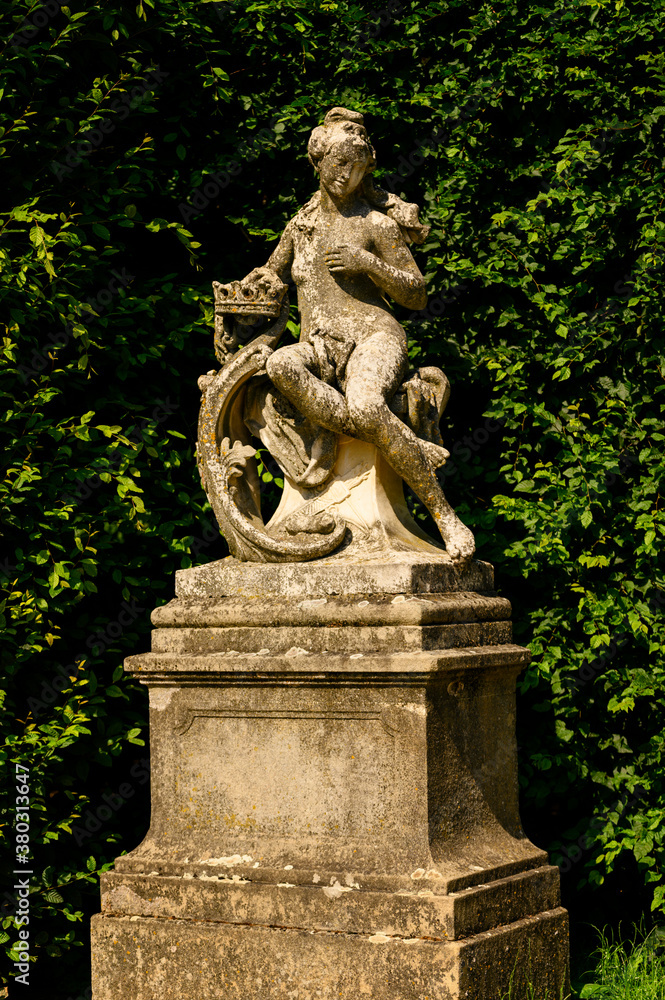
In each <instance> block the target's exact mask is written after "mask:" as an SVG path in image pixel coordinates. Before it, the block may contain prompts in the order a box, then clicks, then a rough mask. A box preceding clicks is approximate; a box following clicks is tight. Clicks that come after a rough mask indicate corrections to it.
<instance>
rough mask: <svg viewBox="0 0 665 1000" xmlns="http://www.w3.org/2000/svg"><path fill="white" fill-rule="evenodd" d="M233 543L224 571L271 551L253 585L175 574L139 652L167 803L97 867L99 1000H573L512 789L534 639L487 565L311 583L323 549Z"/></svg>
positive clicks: (558, 923) (538, 860)
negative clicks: (447, 573) (214, 584)
mask: <svg viewBox="0 0 665 1000" xmlns="http://www.w3.org/2000/svg"><path fill="white" fill-rule="evenodd" d="M229 563H230V564H231V565H229ZM220 565H221V567H222V568H227V573H228V577H226V578H224V576H223V575H222V584H221V588H220V589H221V590H222V591H224V590H226V589H232V588H231V587H228V586H227V583H228V582H230V581H232V571H231V567H232V566H235V567H236V569H237V570H238V571H239V573H240V574H242V573H243V572H244V571H245V570H250V571H251V570H255V569H259V568H260V570H261V571H262V573H263V575H264V578H263V580H262V581H261V580H259V579H258V578H257V577H254V583H259V584H260V586H259V587H257V591H258V593H257V594H256V595H255V597H254V599H253V600H251V601H250V600H247V599H245V598H243V597H241V596H238V590H236V591H234V592H233V593H232V594H231V595H229V596H227V597H225V596H224V595H223V594H221V595H220V593H219V591H218V592H217V594H216V596H215V598H214V599H213V600H205V599H202V598H201V597H200V596H198V597H192V596H180V597H178V598H177V599H176V600H174V601H172V602H170V604H168V605H166V606H165V607H163V608H160V609H158V610H157V611H155V612H154V613H153V620H154V622H155V624H157V625H158V628H157V629H156V630H155V633H154V635H153V652H151V653H145V654H142V655H140V656H134V657H130V658H129V659H128V660H127V662H126V668H127V669H128V670H129V671H130V672H131V673H133V674H134V675H135V676H136V677H138V678H139V679H141V680H142V681H143V682H144V683H146V684H147V686H148V688H149V690H150V732H151V779H152V818H151V826H150V830H149V832H148V834H147V836H146V838H145V840H144V841H143V843H142V844H140V845H139V847H137V848H136V849H135V850H133V851H131V852H130V853H129V854H127V855H124V856H122V857H120V858H118V859H117V860H116V865H115V871H114V872H113V873H110V874H109V875H108V876H107V877H105V879H104V883H103V899H102V914H101V915H100V916H98V917H96V918H95V919H94V922H93V950H94V956H95V959H94V960H95V973H94V977H95V978H94V984H95V985H94V990H95V992H94V994H93V996H94V1000H116V998H117V997H119V996H121V995H123V996H124V995H128V996H131V997H132V1000H134V998H137V1000H157V997H159V998H160V1000H163V998H167V1000H168V998H169V997H171V996H172V997H176V996H177V997H178V998H179V1000H188V998H192V1000H194V998H196V1000H213V998H214V1000H217V998H218V997H220V996H227V995H234V993H238V994H247V995H250V996H255V997H266V998H275V997H280V996H284V997H287V996H294V995H295V996H297V997H301V996H302V997H306V998H307V1000H309V997H310V996H312V997H313V996H319V997H322V998H330V1000H332V998H333V997H335V998H338V997H340V996H342V997H343V998H344V997H347V998H349V1000H350V998H351V997H354V998H355V997H358V996H362V995H366V996H368V997H369V996H371V997H373V998H376V1000H379V998H382V1000H393V998H394V1000H397V998H398V997H399V998H400V1000H403V998H404V997H413V998H416V997H417V998H419V1000H424V998H426V997H441V998H445V997H448V998H450V1000H460V998H462V997H465V998H467V1000H498V998H503V997H504V996H505V995H507V993H508V989H509V988H512V991H513V992H512V997H513V998H514V1000H527V998H529V1000H530V994H529V991H528V988H527V985H526V984H527V982H533V983H534V984H537V987H538V990H539V993H538V996H539V998H543V1000H560V998H559V990H560V989H561V988H565V987H566V982H567V979H566V977H567V959H566V956H567V936H566V935H567V931H566V914H565V911H563V910H561V908H560V906H559V895H558V872H557V871H556V869H554V868H551V867H550V866H548V865H547V857H546V855H545V854H544V852H543V851H541V850H539V849H538V848H537V847H535V846H534V845H533V844H531V843H530V841H529V840H528V839H527V838H526V837H525V836H524V833H523V832H522V829H521V825H520V819H519V812H518V796H517V780H516V748H515V735H514V729H515V678H516V676H517V674H518V673H519V672H520V670H521V669H522V668H523V667H524V666H525V664H526V663H527V662H528V651H527V650H525V649H523V648H521V647H520V646H516V645H514V644H513V643H512V642H511V641H510V621H509V619H508V616H509V613H510V606H509V604H508V602H507V601H505V600H503V599H501V598H498V597H496V595H494V593H493V592H492V591H491V583H492V577H491V567H486V566H485V565H484V564H479V565H478V566H476V567H471V568H470V569H469V572H476V573H478V574H479V575H480V576H481V577H482V579H483V581H484V583H485V584H486V586H485V588H484V592H483V593H481V594H478V593H473V592H471V591H469V590H468V589H463V590H460V591H453V590H450V591H447V592H443V593H436V592H431V591H429V590H427V589H424V588H425V587H426V586H428V585H430V584H431V583H432V581H433V580H434V582H437V576H436V571H437V569H438V565H437V567H436V568H435V569H434V570H433V569H432V566H431V565H430V567H429V569H428V567H427V566H426V565H425V564H423V563H416V565H415V569H414V565H413V563H407V564H406V565H407V569H406V572H408V574H409V575H410V581H411V586H412V587H415V588H416V593H407V594H395V593H394V592H393V593H390V592H385V589H384V588H386V587H387V582H386V578H385V575H384V574H385V573H386V572H387V573H388V578H389V582H391V583H394V580H395V577H394V576H392V577H391V576H390V573H391V572H392V573H394V572H395V570H394V567H393V569H392V570H391V569H390V567H388V568H386V567H383V568H381V567H379V566H372V565H370V566H369V568H368V570H367V572H366V573H365V574H364V576H361V575H360V571H362V567H357V566H354V565H353V564H352V571H353V572H358V576H357V577H356V580H362V581H363V583H364V584H365V585H367V584H368V583H369V585H370V587H372V586H373V587H374V588H375V589H376V590H378V591H379V592H378V593H371V592H369V593H367V591H366V592H365V593H366V596H364V595H363V592H362V591H361V592H359V593H355V594H347V595H341V594H335V593H332V594H328V595H327V596H320V591H319V593H318V594H317V592H316V591H314V593H313V596H310V597H302V596H300V594H298V593H297V592H298V591H299V590H300V588H302V587H303V586H304V585H307V586H309V585H310V584H311V583H312V581H313V580H318V579H320V578H319V576H318V572H319V568H320V567H319V566H317V565H316V564H310V565H308V566H295V565H289V566H283V567H280V570H281V572H282V573H284V574H285V575H286V576H287V578H288V579H287V580H286V581H282V582H281V583H280V581H279V580H278V579H277V578H276V577H275V576H273V574H272V570H273V567H271V566H265V565H264V566H261V567H258V566H251V565H250V564H245V565H240V566H239V564H238V563H237V562H236V561H235V560H233V561H227V562H222V563H221V564H217V567H219V566H220ZM323 569H324V571H325V569H326V567H325V566H323ZM186 572H188V573H190V574H191V573H192V571H186ZM398 572H404V570H403V569H401V570H399V571H398ZM455 572H458V573H459V571H455ZM195 573H196V571H194V574H195ZM190 578H191V577H190ZM208 579H209V580H214V577H212V576H211V577H208ZM331 579H332V578H331ZM438 579H439V580H440V577H439V578H438ZM324 581H325V576H324ZM459 582H460V580H459V576H458V583H459ZM488 584H489V585H490V586H487V585H488ZM418 588H422V589H418ZM204 590H205V588H204ZM289 590H296V596H295V597H293V598H291V597H290V596H289V595H288V591H289ZM306 593H310V594H311V593H312V591H311V590H306ZM317 621H318V622H319V623H318V624H314V623H315V622H317ZM511 976H512V987H511Z"/></svg>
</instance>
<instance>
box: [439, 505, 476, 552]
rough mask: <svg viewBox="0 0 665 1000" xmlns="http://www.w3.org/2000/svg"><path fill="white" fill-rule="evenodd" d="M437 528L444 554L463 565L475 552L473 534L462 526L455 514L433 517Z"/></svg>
mask: <svg viewBox="0 0 665 1000" xmlns="http://www.w3.org/2000/svg"><path fill="white" fill-rule="evenodd" d="M435 520H436V522H437V527H438V529H439V531H440V532H441V537H442V538H443V541H444V542H445V545H446V552H447V553H448V555H449V556H450V558H451V559H452V560H453V562H456V563H465V562H468V560H469V559H471V557H472V556H473V554H474V552H475V551H476V540H475V538H474V537H473V532H472V531H471V530H470V529H469V528H467V526H466V525H465V524H462V522H461V521H460V519H459V517H457V515H456V514H454V513H451V514H447V515H445V516H443V517H440V518H438V517H435Z"/></svg>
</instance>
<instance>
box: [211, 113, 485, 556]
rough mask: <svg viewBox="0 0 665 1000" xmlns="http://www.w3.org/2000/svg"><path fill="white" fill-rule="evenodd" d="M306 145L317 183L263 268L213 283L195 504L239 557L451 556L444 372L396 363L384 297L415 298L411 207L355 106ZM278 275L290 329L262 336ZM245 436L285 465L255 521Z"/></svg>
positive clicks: (456, 536)
mask: <svg viewBox="0 0 665 1000" xmlns="http://www.w3.org/2000/svg"><path fill="white" fill-rule="evenodd" d="M308 155H309V160H310V163H311V164H312V165H313V166H314V168H315V170H316V171H317V173H318V175H319V178H320V190H319V191H317V193H316V194H315V195H314V196H313V197H312V198H311V199H310V201H309V202H308V203H307V204H306V205H305V206H304V207H303V208H302V209H301V210H300V211H299V212H298V213H297V214H296V216H295V217H294V218H293V219H292V220H291V221H290V222H289V224H288V225H287V227H286V229H285V230H284V233H283V235H282V238H281V240H280V242H279V245H278V247H277V249H276V250H275V252H274V253H273V254H272V255H271V257H270V259H269V260H268V262H267V264H266V266H265V267H260V268H257V269H255V270H254V271H252V272H251V273H250V274H249V275H248V276H247V277H246V278H245V279H243V280H242V281H239V282H232V283H230V284H228V285H221V284H220V283H218V282H215V283H214V284H213V289H214V293H215V319H216V333H215V350H216V354H217V358H218V360H219V361H220V363H221V364H222V368H221V370H220V371H219V372H218V373H216V374H215V373H209V374H208V375H207V376H203V377H202V378H201V379H200V380H199V385H200V387H201V389H202V391H203V402H202V407H201V419H200V427H199V465H200V470H201V475H202V480H203V483H204V486H205V488H206V490H207V493H208V497H209V499H210V502H211V505H212V507H213V509H214V511H215V514H216V516H217V518H218V521H219V523H220V527H221V529H222V531H223V533H224V535H225V537H226V538H227V540H228V543H229V547H230V549H231V552H232V553H233V555H235V556H236V557H237V558H239V559H242V560H251V561H268V562H297V561H301V560H309V559H314V558H322V557H328V556H331V554H333V553H334V554H335V555H334V556H332V557H333V558H357V556H358V555H361V554H362V552H372V553H373V555H376V554H377V552H380V553H383V554H384V557H388V558H389V557H390V554H391V553H395V552H404V551H405V550H406V551H412V550H415V551H420V552H421V553H422V552H424V551H426V552H427V554H428V555H432V556H433V558H443V559H445V560H448V561H453V562H455V563H465V562H466V561H468V560H469V559H470V558H471V556H472V555H473V552H474V540H473V535H472V533H471V532H470V531H469V529H468V528H466V527H465V526H464V525H463V524H462V522H461V521H460V520H459V518H458V517H457V515H456V514H455V512H454V511H453V509H452V508H451V506H450V505H449V504H448V502H447V500H446V498H445V496H444V494H443V491H442V489H441V486H440V485H439V482H438V480H437V476H436V468H437V467H439V466H442V465H443V464H444V463H445V461H446V459H447V458H448V455H449V453H448V452H447V451H446V449H445V448H444V446H443V441H442V439H441V434H440V430H439V419H440V416H441V413H442V412H443V409H444V407H445V405H446V403H447V400H448V396H449V393H450V387H449V383H448V380H447V378H446V376H445V375H444V373H443V372H442V371H440V370H439V369H437V368H431V367H430V368H423V369H420V370H419V371H415V372H414V371H409V364H408V357H407V344H406V335H405V332H404V330H403V328H402V327H401V326H400V324H399V323H398V322H397V321H396V319H395V318H394V317H393V316H392V315H391V313H390V311H389V307H388V303H387V299H386V296H390V297H392V298H393V299H394V300H395V301H396V302H398V303H400V304H401V305H403V306H406V307H407V308H409V309H421V308H423V307H424V306H425V304H426V300H427V299H426V293H425V283H424V279H423V276H422V274H421V273H420V271H419V269H418V267H417V265H416V263H415V261H414V259H413V257H412V255H411V253H410V251H409V249H408V246H407V243H408V242H416V243H422V242H424V240H425V238H426V237H427V234H428V232H429V228H428V227H426V226H423V225H421V224H420V222H419V221H418V208H417V206H416V205H413V204H407V203H405V202H404V201H402V200H401V199H400V198H398V197H397V196H396V195H393V194H388V193H387V192H385V191H381V190H380V189H379V188H377V187H375V186H374V184H373V181H372V177H371V174H372V171H373V170H374V168H375V165H376V159H375V153H374V149H373V147H372V145H371V142H370V140H369V137H368V135H367V131H366V129H365V128H364V125H363V117H362V115H360V114H358V113H357V112H354V111H349V110H347V109H346V108H333V109H332V110H331V111H329V112H328V114H327V115H326V117H325V120H324V122H323V125H322V126H320V127H318V128H315V129H314V131H313V132H312V135H311V137H310V140H309V145H308ZM291 283H294V284H295V286H296V288H297V291H298V307H299V310H300V315H301V336H300V341H299V342H298V343H292V344H287V345H285V346H283V347H278V346H277V345H278V341H279V338H280V336H281V334H282V332H283V330H284V328H285V326H286V322H287V318H288V308H289V303H288V294H287V291H288V286H289V285H290V284H291ZM256 439H258V440H259V441H261V443H262V444H263V445H264V446H265V447H266V448H267V449H268V451H269V452H270V454H271V455H272V456H273V457H274V458H275V459H276V461H277V462H278V464H279V465H280V467H281V468H282V470H283V471H284V476H285V487H284V494H283V496H282V501H281V503H280V506H279V508H278V510H277V512H276V513H275V515H274V517H273V518H272V520H271V521H270V523H269V524H268V525H265V524H264V523H263V520H262V517H261V502H260V482H259V477H258V475H257V469H256V461H255V453H256V447H257V445H256V443H252V441H254V442H256ZM402 481H404V482H406V483H407V484H408V485H409V486H410V487H411V489H412V490H413V492H414V493H415V495H416V496H417V497H418V498H419V499H420V500H421V501H422V503H424V504H425V506H426V507H427V509H428V510H429V512H430V513H431V515H432V517H433V518H434V520H435V522H436V524H437V527H438V529H439V531H440V533H441V537H442V539H443V542H444V544H445V551H444V550H443V549H442V547H441V546H440V545H438V544H437V543H435V542H434V541H433V540H431V539H428V538H427V536H426V535H424V533H423V532H422V531H421V530H420V529H419V527H418V526H417V525H416V523H415V522H414V521H413V520H412V519H411V517H410V515H409V513H408V510H407V508H406V504H405V502H404V498H403V492H402Z"/></svg>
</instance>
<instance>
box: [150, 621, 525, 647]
mask: <svg viewBox="0 0 665 1000" xmlns="http://www.w3.org/2000/svg"><path fill="white" fill-rule="evenodd" d="M511 639H512V626H511V624H510V622H477V623H474V624H469V625H424V626H423V625H384V626H383V627H375V628H368V627H364V628H357V627H354V626H352V625H333V626H331V625H329V626H327V627H321V628H318V629H312V628H309V627H302V626H301V627H299V628H298V627H295V626H290V627H287V628H283V627H282V628H266V627H265V626H263V627H259V628H252V627H249V626H244V627H241V628H206V629H203V628H192V629H188V628H160V629H156V630H155V631H154V632H153V638H152V651H153V652H154V653H215V652H224V653H228V652H230V651H231V650H236V651H237V652H241V653H258V652H259V651H260V650H262V649H266V648H267V649H270V651H271V653H274V654H277V655H281V654H285V653H287V652H288V651H289V650H291V649H294V648H297V649H300V650H305V651H306V652H308V653H353V654H357V653H380V652H391V651H392V650H394V649H402V650H404V652H405V653H407V652H411V651H413V650H417V649H450V648H458V647H466V646H496V645H499V644H501V643H507V642H510V640H511Z"/></svg>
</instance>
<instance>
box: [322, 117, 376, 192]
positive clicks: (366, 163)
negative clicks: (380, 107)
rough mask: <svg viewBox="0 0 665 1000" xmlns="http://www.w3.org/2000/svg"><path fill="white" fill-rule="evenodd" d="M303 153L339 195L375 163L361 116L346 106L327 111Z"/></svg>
mask: <svg viewBox="0 0 665 1000" xmlns="http://www.w3.org/2000/svg"><path fill="white" fill-rule="evenodd" d="M307 153H308V156H309V161H310V163H311V164H312V166H313V167H314V169H315V170H316V171H317V173H319V174H320V176H321V181H322V183H323V184H324V186H325V187H326V188H328V189H329V190H332V192H333V194H337V195H340V196H343V195H346V194H349V193H351V191H354V190H355V189H356V188H357V187H358V186H359V185H360V184H361V182H362V181H363V179H364V177H365V176H366V175H367V174H369V173H371V171H372V170H374V167H375V166H376V159H375V155H374V149H373V148H372V144H371V142H370V141H369V137H368V135H367V131H366V129H365V127H364V125H363V116H362V115H361V114H358V112H357V111H349V110H348V109H347V108H333V109H332V111H329V112H328V114H327V115H326V117H325V119H324V122H323V125H320V126H319V127H318V128H315V129H314V131H313V132H312V134H311V136H310V140H309V145H308V147H307Z"/></svg>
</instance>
